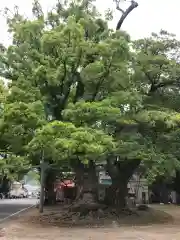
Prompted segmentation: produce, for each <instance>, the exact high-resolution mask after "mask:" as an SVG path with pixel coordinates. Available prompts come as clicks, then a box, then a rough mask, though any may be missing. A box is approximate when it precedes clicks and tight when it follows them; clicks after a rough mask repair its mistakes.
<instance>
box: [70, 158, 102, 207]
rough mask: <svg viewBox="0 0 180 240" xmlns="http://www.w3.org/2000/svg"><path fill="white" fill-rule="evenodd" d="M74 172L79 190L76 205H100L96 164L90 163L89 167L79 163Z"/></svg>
mask: <svg viewBox="0 0 180 240" xmlns="http://www.w3.org/2000/svg"><path fill="white" fill-rule="evenodd" d="M74 171H75V173H76V185H77V189H78V191H77V195H76V200H75V204H76V205H87V206H90V205H96V204H98V197H97V196H98V193H97V191H98V176H97V174H96V166H95V164H94V162H93V161H90V162H89V164H88V165H84V164H82V163H80V162H78V164H77V165H76V167H75V168H74Z"/></svg>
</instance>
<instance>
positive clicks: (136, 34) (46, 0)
mask: <svg viewBox="0 0 180 240" xmlns="http://www.w3.org/2000/svg"><path fill="white" fill-rule="evenodd" d="M137 1H138V3H139V7H138V8H137V9H135V10H133V12H132V13H131V14H130V15H129V17H128V18H127V19H126V21H125V23H124V24H123V27H122V28H123V30H126V31H127V32H129V33H130V35H131V36H132V37H133V38H140V37H145V36H148V35H149V34H150V33H151V32H158V31H159V30H160V29H164V30H167V31H169V32H171V33H175V34H176V35H177V37H178V38H179V39H180V30H179V23H180V14H179V9H180V0H171V1H170V0H137ZM31 2H32V0H24V1H23V0H5V1H2V0H0V9H2V8H3V7H5V6H8V7H10V8H12V7H13V5H15V4H16V5H18V6H20V9H21V11H22V12H24V13H26V15H30V9H31ZM41 2H42V5H43V7H44V9H48V8H50V6H52V3H53V2H55V1H54V0H41ZM96 2H97V6H98V8H99V10H100V11H104V10H105V9H106V8H108V7H110V8H112V7H113V3H112V2H113V0H97V1H96ZM114 16H115V19H114V21H113V23H112V26H115V23H116V22H117V20H118V16H119V12H117V11H115V12H114ZM0 30H1V33H0V42H3V43H5V44H7V43H8V42H9V41H8V34H7V27H6V23H5V20H4V19H3V17H2V16H1V17H0Z"/></svg>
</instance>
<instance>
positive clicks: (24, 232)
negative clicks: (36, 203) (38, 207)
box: [0, 206, 180, 240]
mask: <svg viewBox="0 0 180 240" xmlns="http://www.w3.org/2000/svg"><path fill="white" fill-rule="evenodd" d="M155 209H158V210H161V211H165V212H166V213H168V214H169V215H171V216H173V221H170V222H169V223H166V224H162V223H161V224H152V223H151V224H149V225H147V226H134V227H132V226H120V227H118V226H116V225H112V226H111V227H108V228H107V227H104V228H60V227H53V226H49V227H48V226H46V227H43V226H42V225H40V224H36V225H35V224H31V222H27V219H28V218H27V216H26V218H25V219H24V216H21V217H19V218H18V219H16V220H15V221H12V222H10V223H9V224H8V225H7V226H6V227H5V228H6V229H5V236H4V237H1V236H0V240H32V239H34V240H41V239H44V240H54V239H61V240H86V239H87V240H91V239H92V240H99V239H103V240H110V239H113V240H116V239H121V240H179V239H180V231H179V228H180V207H177V206H155ZM34 211H35V210H34ZM32 214H35V212H34V213H32V212H31V215H32Z"/></svg>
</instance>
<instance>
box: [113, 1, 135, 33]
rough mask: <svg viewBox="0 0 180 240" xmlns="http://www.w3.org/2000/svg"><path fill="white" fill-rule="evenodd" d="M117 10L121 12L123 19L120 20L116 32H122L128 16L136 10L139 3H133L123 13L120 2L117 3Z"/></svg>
mask: <svg viewBox="0 0 180 240" xmlns="http://www.w3.org/2000/svg"><path fill="white" fill-rule="evenodd" d="M116 4H117V5H116V9H117V10H119V11H120V12H121V13H122V15H121V18H120V19H119V21H118V23H117V26H116V30H120V29H121V26H122V24H123V22H124V20H125V19H126V18H127V16H128V15H129V14H130V13H131V12H132V11H133V10H134V9H135V8H137V7H138V3H137V2H135V1H133V0H132V1H131V5H130V6H129V7H128V8H127V9H126V10H125V11H123V10H122V9H121V8H120V7H119V1H116Z"/></svg>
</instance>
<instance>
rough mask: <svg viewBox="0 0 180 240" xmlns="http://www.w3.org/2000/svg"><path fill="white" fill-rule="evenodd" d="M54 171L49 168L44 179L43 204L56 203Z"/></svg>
mask: <svg viewBox="0 0 180 240" xmlns="http://www.w3.org/2000/svg"><path fill="white" fill-rule="evenodd" d="M55 177H56V176H55V174H54V171H52V170H49V171H48V172H47V175H46V179H45V202H44V204H45V205H53V204H55V203H56V193H55V191H54V182H55V179H56V178H55Z"/></svg>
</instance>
